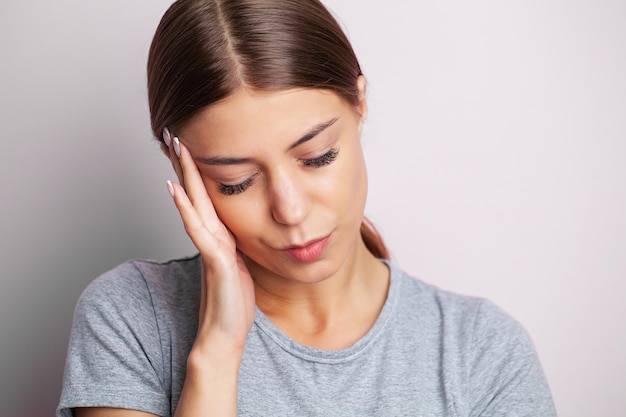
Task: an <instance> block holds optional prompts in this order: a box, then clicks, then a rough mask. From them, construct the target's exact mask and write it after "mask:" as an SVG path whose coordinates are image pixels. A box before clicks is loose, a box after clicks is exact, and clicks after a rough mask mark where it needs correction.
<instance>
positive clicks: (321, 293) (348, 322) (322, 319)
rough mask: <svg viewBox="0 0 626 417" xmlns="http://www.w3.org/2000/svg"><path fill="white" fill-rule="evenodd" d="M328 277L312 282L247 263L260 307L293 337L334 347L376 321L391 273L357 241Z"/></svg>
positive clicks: (350, 340) (344, 344) (340, 346)
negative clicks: (350, 253)
mask: <svg viewBox="0 0 626 417" xmlns="http://www.w3.org/2000/svg"><path fill="white" fill-rule="evenodd" d="M355 246H356V247H355V248H354V251H353V253H352V256H349V257H348V258H347V259H346V261H345V262H343V263H342V264H341V266H340V267H339V269H337V271H335V272H334V273H333V274H332V275H330V276H328V277H324V278H323V279H320V280H318V281H314V282H301V281H298V280H297V279H294V278H293V277H291V278H289V277H280V276H277V275H275V274H272V273H270V272H269V271H267V270H264V269H263V268H262V267H260V266H258V265H257V264H255V263H253V262H252V263H250V264H249V267H250V268H251V273H252V274H253V276H254V281H255V296H256V303H257V305H258V307H259V308H260V309H261V311H263V313H264V314H265V315H266V316H268V318H269V319H270V320H272V322H273V323H274V324H275V325H276V326H277V327H278V328H279V329H281V330H282V331H283V332H284V333H286V334H287V335H289V336H290V337H291V338H292V339H294V340H296V341H298V342H300V343H302V344H305V345H309V346H312V347H317V348H322V349H328V350H336V349H343V348H346V347H348V346H351V345H352V344H354V343H355V342H356V341H357V340H358V339H360V338H361V337H362V336H363V335H364V334H365V333H367V331H368V330H369V329H370V328H371V326H372V325H373V324H374V322H375V321H376V318H377V317H378V315H379V313H380V310H381V309H382V307H383V305H384V303H385V300H386V298H387V289H388V286H389V271H388V269H387V267H386V266H385V265H384V264H382V263H381V262H380V261H378V260H377V259H376V258H375V257H374V256H373V255H372V254H371V253H370V252H369V251H368V250H367V248H366V247H365V245H364V244H363V242H362V240H361V239H358V242H357V244H356V245H355Z"/></svg>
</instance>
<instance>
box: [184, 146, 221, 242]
mask: <svg viewBox="0 0 626 417" xmlns="http://www.w3.org/2000/svg"><path fill="white" fill-rule="evenodd" d="M178 147H179V150H180V157H179V162H180V166H181V169H182V172H183V178H184V181H185V190H186V192H187V196H188V197H189V200H190V201H191V204H193V206H194V207H195V209H196V210H197V211H198V214H199V215H200V218H201V219H202V221H203V222H204V224H205V225H206V226H207V227H208V228H209V230H211V231H213V232H216V231H218V230H224V225H223V224H222V222H221V220H220V219H219V218H218V216H217V213H216V212H215V207H214V206H213V202H212V201H211V198H210V197H209V194H208V192H207V190H206V187H205V185H204V181H202V176H201V175H200V170H199V169H198V166H197V165H196V162H195V161H194V160H193V157H192V156H191V154H190V153H189V150H188V149H187V147H186V146H185V145H184V144H183V143H182V142H180V141H179V142H178Z"/></svg>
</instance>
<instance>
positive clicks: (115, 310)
mask: <svg viewBox="0 0 626 417" xmlns="http://www.w3.org/2000/svg"><path fill="white" fill-rule="evenodd" d="M166 392H167V391H166V390H165V389H164V383H163V358H162V349H161V343H160V339H159V328H158V325H157V321H156V317H155V312H154V308H153V303H152V300H151V295H150V292H149V290H148V287H147V284H146V282H145V280H144V279H143V277H142V275H141V273H140V272H139V271H138V270H137V269H136V268H135V267H134V266H133V265H132V264H131V263H127V264H123V265H121V266H119V267H118V268H116V269H114V270H112V271H110V272H108V273H107V274H105V275H103V276H101V277H99V278H98V279H96V280H95V281H94V282H92V283H91V284H90V285H89V286H88V287H87V288H86V289H85V291H84V292H83V294H82V295H81V297H80V298H79V300H78V303H77V305H76V310H75V313H74V322H73V327H72V333H71V337H70V344H69V349H68V356H67V362H66V366H65V374H64V381H63V391H62V394H61V400H60V403H59V407H58V409H57V417H69V416H71V415H72V413H71V409H72V408H75V407H113V408H127V409H134V410H140V411H145V412H149V413H153V414H156V415H159V416H166V415H169V414H170V406H169V404H170V401H169V398H168V395H167V393H166Z"/></svg>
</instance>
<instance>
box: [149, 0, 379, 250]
mask: <svg viewBox="0 0 626 417" xmlns="http://www.w3.org/2000/svg"><path fill="white" fill-rule="evenodd" d="M361 74H362V72H361V67H360V66H359V62H358V60H357V58H356V55H355V54H354V51H353V49H352V46H351V45H350V42H349V41H348V39H347V37H346V35H345V34H344V33H343V31H342V30H341V28H340V26H339V24H338V23H337V21H336V20H335V19H334V18H333V17H332V15H331V14H330V13H329V12H328V10H327V9H326V8H325V7H324V6H323V5H322V3H320V1H318V0H178V1H176V2H175V3H174V4H172V6H171V7H170V8H169V9H168V10H167V12H166V13H165V15H164V16H163V18H162V19H161V22H160V23H159V26H158V27H157V30H156V33H155V35H154V38H153V40H152V45H151V47H150V54H149V57H148V102H149V106H150V118H151V125H152V131H153V133H154V135H155V137H157V138H158V139H159V140H162V137H161V132H162V131H163V129H164V128H165V127H166V126H167V127H169V129H170V130H172V131H176V130H177V128H178V127H180V126H181V125H182V124H184V123H185V122H186V121H188V120H189V119H191V118H192V117H193V116H194V115H195V114H196V113H197V112H198V111H200V110H201V109H203V108H204V107H206V106H209V105H211V104H215V103H217V102H219V101H220V100H222V99H224V98H226V97H228V96H229V95H231V94H233V93H234V92H235V91H236V90H237V89H239V88H241V87H246V88H250V89H254V90H285V89H290V88H296V87H299V88H318V89H326V90H331V91H333V92H335V93H336V94H338V95H339V96H340V97H342V98H343V99H344V100H346V102H348V103H350V104H352V105H354V106H357V105H358V104H359V100H360V99H359V91H358V87H357V79H358V77H359V76H360V75H361ZM361 235H362V236H363V240H364V241H365V243H366V245H367V247H368V249H369V250H370V251H371V252H372V253H373V254H374V255H375V256H378V257H382V258H386V259H389V254H388V252H387V249H386V248H385V245H384V243H383V242H382V239H381V237H380V235H379V234H378V232H377V231H376V229H375V228H374V227H373V225H372V224H371V223H370V222H369V221H367V220H364V222H363V224H362V226H361Z"/></svg>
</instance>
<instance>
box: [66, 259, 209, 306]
mask: <svg viewBox="0 0 626 417" xmlns="http://www.w3.org/2000/svg"><path fill="white" fill-rule="evenodd" d="M199 268H200V264H199V259H198V256H194V257H190V258H183V259H175V260H170V261H166V262H157V261H152V260H144V259H131V260H128V261H126V262H124V263H122V264H120V265H118V266H116V267H115V268H113V269H111V270H109V271H107V272H105V273H104V274H102V275H100V276H99V277H98V278H96V279H95V280H93V281H92V282H91V283H90V284H89V285H88V286H87V287H86V288H85V290H84V291H83V293H82V294H81V296H80V298H79V301H78V305H81V304H85V303H88V304H89V303H93V302H96V303H98V304H102V303H107V302H119V301H124V300H126V301H141V300H142V299H151V298H153V297H154V296H155V295H158V296H165V295H167V294H169V295H176V294H179V293H181V292H188V291H190V290H193V289H194V288H195V287H196V286H197V285H198V283H199Z"/></svg>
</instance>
